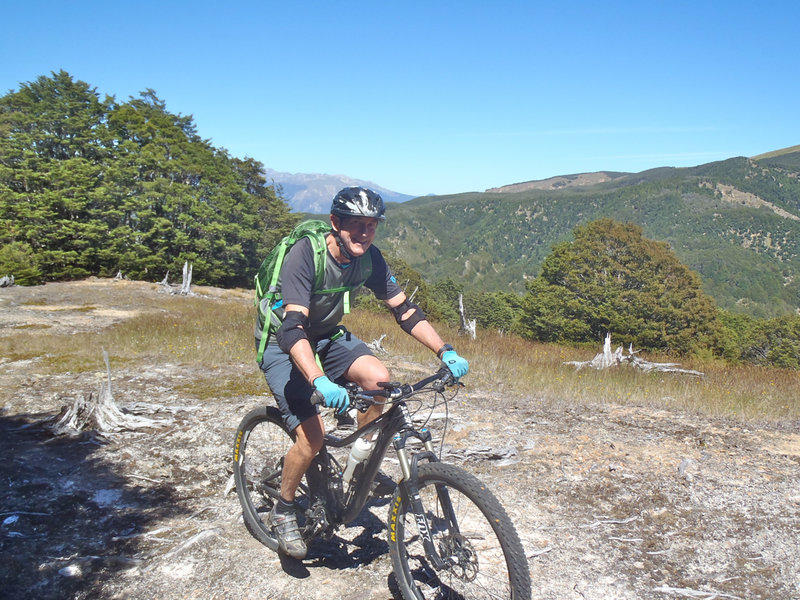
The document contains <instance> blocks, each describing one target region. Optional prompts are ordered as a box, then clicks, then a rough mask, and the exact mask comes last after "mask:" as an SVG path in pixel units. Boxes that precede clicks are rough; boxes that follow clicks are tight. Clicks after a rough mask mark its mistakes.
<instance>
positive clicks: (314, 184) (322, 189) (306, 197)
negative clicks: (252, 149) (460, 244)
mask: <svg viewBox="0 0 800 600" xmlns="http://www.w3.org/2000/svg"><path fill="white" fill-rule="evenodd" d="M264 175H265V176H266V178H267V181H268V182H275V183H276V184H280V186H281V187H282V188H283V197H284V198H286V200H287V202H288V203H289V206H290V207H291V209H292V210H293V211H294V212H302V213H312V214H319V213H326V212H328V209H329V208H330V206H331V200H333V197H334V196H335V195H336V193H337V192H338V191H339V190H341V189H342V188H346V187H352V186H362V187H368V188H370V189H373V190H375V191H376V192H378V193H379V194H380V195H381V197H382V198H383V199H384V200H385V201H386V202H405V201H406V200H411V199H412V198H414V197H415V196H409V195H408V194H400V193H398V192H393V191H392V190H387V189H386V188H384V187H381V186H379V185H377V184H375V183H372V182H371V181H364V180H362V179H353V178H352V177H347V176H346V175H324V174H319V173H281V172H279V171H275V170H273V169H264Z"/></svg>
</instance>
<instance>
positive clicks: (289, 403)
mask: <svg viewBox="0 0 800 600" xmlns="http://www.w3.org/2000/svg"><path fill="white" fill-rule="evenodd" d="M312 346H313V345H312ZM256 347H258V340H256ZM316 352H317V356H318V357H319V360H320V362H321V364H322V370H323V371H324V372H325V375H327V376H328V379H330V380H331V381H335V382H336V383H341V384H344V383H345V380H344V378H343V375H344V372H345V371H347V369H349V368H350V365H352V364H353V363H354V362H355V360H356V359H357V358H359V357H361V356H365V355H366V356H372V352H370V349H369V348H368V347H367V345H366V344H365V343H364V342H362V341H361V340H360V339H358V338H357V337H356V336H354V335H353V334H352V333H350V332H349V331H345V334H344V335H343V336H341V337H340V338H338V339H336V340H333V341H331V340H330V339H328V338H325V339H322V340H319V341H318V342H316ZM260 366H261V370H262V371H263V372H264V377H265V378H266V380H267V385H269V389H270V390H272V395H273V396H275V400H277V402H278V407H279V408H280V410H281V414H282V415H283V421H284V422H285V423H286V425H287V427H289V429H290V430H294V429H295V428H296V427H297V426H298V425H300V423H302V422H303V421H305V420H306V419H308V418H310V417H313V416H314V415H316V414H318V413H319V408H318V407H316V406H314V405H313V404H311V394H312V393H314V388H313V387H312V386H311V384H310V383H308V382H307V381H306V378H305V377H304V376H303V374H302V373H301V372H300V369H298V368H297V367H295V365H294V363H293V362H292V361H291V359H290V358H289V355H288V354H286V353H285V352H284V351H283V350H281V349H280V348H279V347H278V343H277V342H276V341H275V340H274V339H271V340H270V342H269V344H267V347H266V348H265V349H264V357H263V359H262V361H261V365H260Z"/></svg>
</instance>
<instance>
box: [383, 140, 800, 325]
mask: <svg viewBox="0 0 800 600" xmlns="http://www.w3.org/2000/svg"><path fill="white" fill-rule="evenodd" d="M387 212H388V215H389V219H387V221H386V224H385V225H384V226H382V227H381V228H380V229H379V231H378V238H377V239H376V243H377V245H378V246H379V247H380V248H381V249H383V250H385V251H390V252H392V253H394V254H396V255H397V256H399V257H400V258H402V259H403V260H404V261H406V262H407V263H408V264H409V265H411V266H412V267H414V268H415V269H417V270H418V271H419V272H420V273H422V275H423V276H424V277H425V278H426V279H427V280H429V281H436V280H438V279H442V278H445V277H451V278H453V279H454V280H456V281H459V282H462V283H464V284H466V285H469V286H472V287H473V289H478V290H485V291H490V290H506V291H516V292H521V291H524V289H525V282H526V281H527V280H528V279H530V278H532V277H535V276H536V275H537V274H538V272H539V266H540V265H541V262H542V260H543V259H544V258H545V257H546V256H547V255H548V254H549V253H550V251H551V248H552V246H553V244H555V243H557V242H561V241H564V240H570V239H572V235H571V234H572V230H573V229H574V228H575V227H576V226H578V225H582V224H584V223H586V222H588V221H592V220H595V219H598V218H601V217H609V218H612V219H615V220H617V221H621V222H630V223H635V224H637V225H639V226H641V227H642V229H643V231H644V234H645V236H647V237H649V238H651V239H654V240H659V241H664V242H667V243H668V244H669V245H670V246H671V247H672V249H673V251H674V252H675V253H676V254H677V256H678V258H679V259H680V260H681V261H682V262H683V263H684V264H686V265H688V266H689V267H691V268H692V269H694V270H695V271H697V272H698V273H699V274H700V276H701V278H702V280H703V286H704V289H705V291H706V292H707V293H709V294H711V295H712V296H713V297H714V298H715V299H716V301H717V304H718V305H719V306H721V307H723V308H728V309H730V310H733V311H737V312H746V313H750V314H753V315H756V316H778V315H781V314H785V313H787V312H798V311H800V146H794V147H792V148H786V149H784V150H779V151H776V152H771V153H768V154H763V155H760V156H755V157H751V158H746V157H738V158H731V159H728V160H724V161H718V162H713V163H708V164H704V165H699V166H697V167H686V168H673V167H663V168H658V169H651V170H648V171H643V172H641V173H616V172H597V173H583V174H577V175H564V176H560V177H552V178H549V179H545V180H541V181H529V182H524V183H517V184H513V185H508V186H503V187H500V188H494V189H492V190H488V191H487V192H484V193H477V192H475V193H466V194H455V195H448V196H432V197H423V198H416V199H413V200H410V201H407V202H404V203H403V204H397V205H392V206H390V207H389V209H388V211H387Z"/></svg>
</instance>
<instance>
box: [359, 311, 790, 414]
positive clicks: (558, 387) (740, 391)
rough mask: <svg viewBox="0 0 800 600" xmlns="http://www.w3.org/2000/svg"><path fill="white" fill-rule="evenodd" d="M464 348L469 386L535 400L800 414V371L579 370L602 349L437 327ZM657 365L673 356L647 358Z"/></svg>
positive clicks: (409, 346)
mask: <svg viewBox="0 0 800 600" xmlns="http://www.w3.org/2000/svg"><path fill="white" fill-rule="evenodd" d="M348 326H349V327H350V328H351V329H353V330H354V331H358V332H359V333H362V334H363V335H362V337H363V338H364V339H366V340H371V339H372V338H373V337H378V336H379V335H380V334H381V333H384V332H385V333H387V334H388V335H387V338H386V339H385V340H384V346H385V347H386V348H387V350H390V351H391V352H393V353H400V354H404V355H408V356H410V357H413V358H414V359H417V360H426V358H427V359H428V360H430V355H429V353H428V352H427V350H424V349H422V348H421V347H420V346H419V344H416V343H415V342H414V341H413V340H412V339H411V338H410V337H409V336H406V335H405V334H403V333H401V332H400V331H399V330H398V328H397V326H396V325H394V323H393V322H392V319H391V318H390V317H388V316H384V315H373V314H370V315H369V316H368V318H365V317H364V316H363V315H352V316H351V317H349V321H348ZM438 329H439V331H440V333H441V335H442V337H443V338H445V339H447V340H450V341H451V342H452V343H453V344H454V345H455V346H456V347H457V349H458V351H459V353H460V354H462V355H463V356H464V357H465V358H467V359H468V360H469V361H470V374H469V375H468V376H467V378H465V382H466V383H467V384H472V385H475V386H480V387H481V388H483V389H491V388H493V387H494V388H495V389H496V390H497V391H498V392H500V393H507V394H510V395H514V396H525V397H532V398H535V399H536V400H537V401H543V402H558V403H565V402H569V403H574V404H577V405H585V404H591V403H596V402H603V403H614V404H634V405H644V406H651V407H665V408H675V409H680V410H683V411H688V412H697V413H702V414H707V415H712V416H714V415H716V416H727V417H734V418H737V419H742V420H766V421H781V420H789V419H797V418H798V417H800V372H798V371H790V370H781V369H769V368H761V367H754V366H731V365H726V364H723V363H720V362H714V361H699V360H691V359H687V360H684V361H683V362H682V366H683V367H685V368H688V369H695V370H698V371H701V372H703V373H704V376H703V377H694V376H690V375H684V374H677V373H644V372H642V371H639V370H637V369H634V368H631V367H628V366H622V367H618V368H614V369H608V370H604V371H596V370H593V369H581V370H576V368H575V367H574V366H570V365H565V364H564V363H565V362H567V361H573V360H580V361H583V360H589V359H591V358H593V357H594V355H595V354H596V353H597V352H599V351H600V350H601V346H602V344H600V343H599V342H598V346H597V348H596V349H595V350H580V349H575V348H567V347H562V346H555V345H552V344H539V343H531V342H528V341H525V340H522V339H521V338H519V337H516V336H500V335H499V334H497V333H495V332H487V331H482V332H479V335H478V339H477V340H476V341H473V340H470V339H468V338H465V337H463V336H462V337H459V336H458V334H457V332H456V331H455V330H453V329H448V328H447V327H442V326H439V327H438ZM644 358H647V359H648V360H652V361H655V362H674V359H673V358H669V357H663V356H645V357H644Z"/></svg>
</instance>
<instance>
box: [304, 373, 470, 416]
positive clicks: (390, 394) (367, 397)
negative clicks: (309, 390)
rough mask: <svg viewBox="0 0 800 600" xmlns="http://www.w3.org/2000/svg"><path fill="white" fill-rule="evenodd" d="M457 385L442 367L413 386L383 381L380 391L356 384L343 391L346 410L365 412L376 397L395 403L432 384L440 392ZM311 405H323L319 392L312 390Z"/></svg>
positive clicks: (351, 384)
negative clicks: (366, 388) (347, 397)
mask: <svg viewBox="0 0 800 600" xmlns="http://www.w3.org/2000/svg"><path fill="white" fill-rule="evenodd" d="M458 383H459V382H458V380H457V379H456V378H455V377H453V374H452V373H451V372H450V369H448V368H447V367H442V368H441V369H439V370H438V371H436V373H435V374H433V375H430V376H429V377H426V378H424V379H421V380H420V381H418V382H416V383H413V384H408V383H400V382H396V381H384V382H379V383H378V385H379V386H380V388H381V389H378V390H363V389H361V387H360V386H359V385H358V384H356V383H352V382H350V383H348V384H347V385H345V389H346V390H347V395H348V396H349V400H350V402H349V406H348V409H349V408H352V407H355V408H356V409H358V410H359V411H360V412H365V411H366V410H367V409H368V408H369V407H370V406H371V405H373V404H376V402H375V400H374V398H375V397H376V396H379V397H384V398H386V399H387V400H391V401H394V402H396V401H398V400H404V399H405V398H408V397H409V396H412V395H414V394H415V393H416V392H418V391H420V390H422V389H424V388H426V387H428V386H429V385H431V384H433V386H432V388H433V390H434V391H436V392H442V391H444V388H445V386H453V385H457V384H458ZM311 404H313V405H323V404H324V397H323V395H322V394H321V393H320V392H319V390H314V393H313V394H312V395H311Z"/></svg>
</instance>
